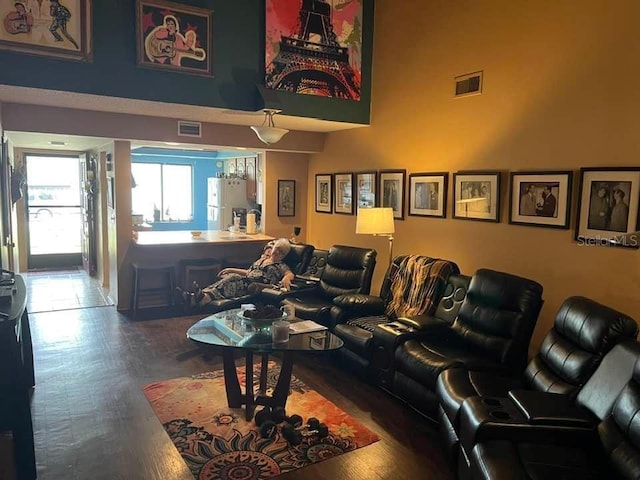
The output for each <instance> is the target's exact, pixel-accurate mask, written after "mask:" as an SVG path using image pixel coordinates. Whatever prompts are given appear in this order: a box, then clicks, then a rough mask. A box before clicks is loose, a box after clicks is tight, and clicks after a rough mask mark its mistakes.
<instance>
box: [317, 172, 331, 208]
mask: <svg viewBox="0 0 640 480" xmlns="http://www.w3.org/2000/svg"><path fill="white" fill-rule="evenodd" d="M332 180H333V175H331V174H330V173H317V174H316V212H320V213H331V212H332V211H333V210H332V207H333V205H332V202H333V195H332V194H331V192H332V189H331V187H332V184H331V182H332Z"/></svg>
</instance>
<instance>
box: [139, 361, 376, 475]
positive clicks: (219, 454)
mask: <svg viewBox="0 0 640 480" xmlns="http://www.w3.org/2000/svg"><path fill="white" fill-rule="evenodd" d="M256 369H257V370H258V375H259V365H256ZM269 370H270V371H269V375H268V385H269V387H270V388H273V386H274V384H275V382H276V380H277V378H278V373H279V372H278V368H277V367H276V366H275V363H273V362H270V364H269ZM238 374H239V378H240V380H241V383H243V382H244V368H242V369H238ZM291 384H292V388H291V393H290V395H289V398H288V400H287V413H288V414H293V413H299V414H301V415H302V416H303V418H304V419H305V420H306V419H308V418H309V417H312V416H313V417H316V418H318V419H319V420H320V421H321V422H324V423H326V424H327V426H328V427H329V435H328V436H327V437H325V438H322V439H321V438H318V437H316V436H307V437H304V439H303V441H302V443H301V444H299V445H295V446H294V445H289V443H288V442H287V441H286V440H285V439H284V437H283V436H282V433H281V431H280V430H278V433H277V434H276V436H275V437H274V438H261V436H260V433H259V432H258V429H257V427H256V425H255V423H254V422H253V421H250V422H247V421H246V420H245V419H244V409H234V408H229V407H228V406H227V405H226V394H225V390H224V375H223V372H222V371H216V372H207V373H203V374H199V375H194V376H193V377H183V378H177V379H174V380H167V381H164V382H157V383H153V384H151V385H147V386H145V387H144V388H143V391H144V393H145V395H146V397H147V399H148V400H149V402H150V403H151V406H152V408H153V410H154V411H155V413H156V415H157V416H158V418H159V419H160V421H161V422H162V425H163V427H164V429H165V431H166V432H167V434H168V435H169V437H170V438H171V440H172V442H173V444H174V445H175V447H176V449H177V450H178V452H179V453H180V455H181V456H182V458H183V459H184V461H185V462H186V463H187V465H188V467H189V469H190V471H191V473H192V474H193V476H194V477H195V478H196V479H198V480H214V479H221V480H260V479H265V478H269V477H273V476H276V475H280V474H282V473H286V472H290V471H292V470H296V469H298V468H301V467H304V466H306V465H310V464H312V463H316V462H320V461H322V460H326V459H328V458H332V457H335V456H337V455H341V454H343V453H346V452H349V451H351V450H355V449H357V448H360V447H363V446H366V445H369V444H370V443H373V442H375V441H377V440H378V439H379V438H378V437H377V435H375V434H374V433H373V432H371V431H370V430H369V429H367V428H366V427H364V426H363V425H361V424H360V423H358V422H357V421H356V420H355V419H353V418H352V417H351V416H350V415H348V414H347V413H346V412H344V411H342V410H340V409H339V408H338V407H337V406H336V405H334V404H333V403H331V402H330V401H329V400H327V399H326V398H324V397H322V396H321V395H320V394H318V393H317V392H316V391H315V390H312V389H310V388H309V387H308V386H306V385H305V384H304V383H303V382H301V381H300V380H298V379H296V378H295V377H292V382H291Z"/></svg>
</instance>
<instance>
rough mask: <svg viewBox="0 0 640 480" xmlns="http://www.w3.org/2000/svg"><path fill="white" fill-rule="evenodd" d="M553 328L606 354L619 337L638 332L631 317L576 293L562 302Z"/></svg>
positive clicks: (572, 339)
mask: <svg viewBox="0 0 640 480" xmlns="http://www.w3.org/2000/svg"><path fill="white" fill-rule="evenodd" d="M553 328H554V329H555V330H556V331H558V333H560V334H561V335H562V336H563V337H565V338H567V339H568V340H570V341H572V342H573V343H575V344H576V345H578V346H579V347H580V348H582V349H583V350H587V351H589V352H592V353H606V352H608V351H609V350H610V349H611V348H612V347H613V346H614V345H615V344H616V343H617V342H618V340H619V339H620V337H629V338H636V336H637V335H638V325H637V323H636V322H635V321H634V320H633V319H632V318H631V317H629V316H627V315H625V314H624V313H621V312H618V311H617V310H614V309H612V308H609V307H607V306H606V305H602V304H600V303H598V302H595V301H594V300H591V299H589V298H586V297H579V296H576V297H569V298H567V299H566V300H565V301H564V303H563V304H562V306H561V307H560V310H558V313H557V315H556V318H555V321H554V324H553Z"/></svg>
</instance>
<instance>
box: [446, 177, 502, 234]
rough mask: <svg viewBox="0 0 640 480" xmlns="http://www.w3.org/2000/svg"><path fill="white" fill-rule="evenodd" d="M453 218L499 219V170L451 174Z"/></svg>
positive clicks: (495, 220)
mask: <svg viewBox="0 0 640 480" xmlns="http://www.w3.org/2000/svg"><path fill="white" fill-rule="evenodd" d="M453 200H454V201H453V218H459V219H462V220H481V221H485V222H499V221H500V172H458V173H454V174H453Z"/></svg>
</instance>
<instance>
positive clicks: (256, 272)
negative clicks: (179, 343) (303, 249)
mask: <svg viewBox="0 0 640 480" xmlns="http://www.w3.org/2000/svg"><path fill="white" fill-rule="evenodd" d="M290 249H291V245H290V244H289V240H287V239H286V238H279V239H278V240H276V241H274V242H269V243H268V244H267V245H266V246H265V248H264V250H263V252H262V255H261V256H260V258H259V259H257V260H256V261H255V262H253V263H252V264H251V266H250V267H249V268H248V269H244V268H225V269H223V270H221V271H220V274H219V276H220V277H221V278H220V280H218V281H216V282H215V283H212V284H211V285H209V286H207V287H204V288H202V289H200V288H197V289H196V290H195V292H183V291H182V290H181V289H179V288H178V291H179V293H180V294H181V296H182V299H183V300H184V302H185V304H186V305H188V306H190V307H206V306H207V305H208V304H209V303H211V302H212V301H213V300H220V299H224V298H238V297H242V296H244V295H248V294H253V293H258V292H259V291H260V287H261V286H266V285H276V284H279V285H280V286H282V287H283V288H284V289H287V290H288V289H289V288H290V286H291V281H292V280H293V278H294V274H293V272H292V271H291V269H290V268H289V266H288V265H287V264H286V263H284V262H283V261H282V260H283V259H284V257H286V256H287V254H288V253H289V250H290Z"/></svg>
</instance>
